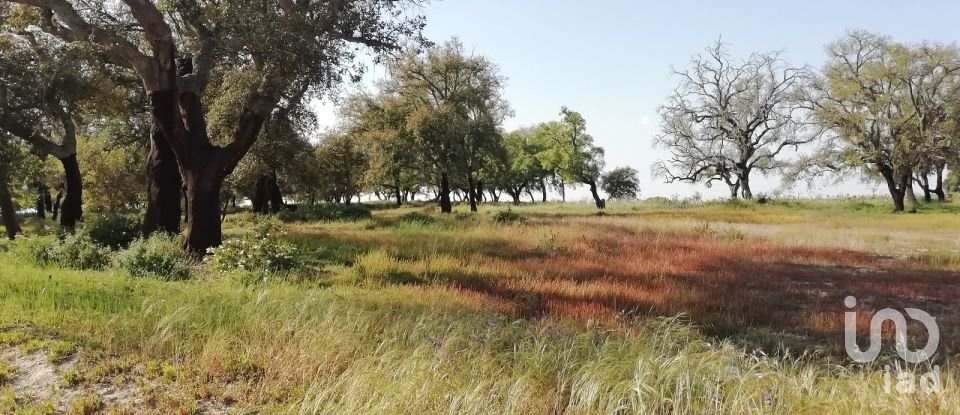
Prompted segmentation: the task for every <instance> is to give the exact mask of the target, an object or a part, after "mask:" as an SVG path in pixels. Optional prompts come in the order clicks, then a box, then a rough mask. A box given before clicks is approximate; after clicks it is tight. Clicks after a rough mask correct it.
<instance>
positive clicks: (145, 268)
mask: <svg viewBox="0 0 960 415" xmlns="http://www.w3.org/2000/svg"><path fill="white" fill-rule="evenodd" d="M193 263H194V261H193V257H191V255H190V253H189V252H187V251H186V250H184V249H183V239H182V238H181V237H179V236H172V235H166V234H163V233H155V234H153V235H151V236H150V237H149V238H146V239H137V240H136V241H134V242H133V243H131V244H130V247H129V248H127V249H126V250H124V251H123V252H121V253H120V255H119V256H118V257H117V259H116V261H115V262H114V266H116V267H117V268H120V269H122V270H124V271H126V273H127V274H128V275H130V276H131V277H136V278H156V279H160V280H165V281H179V280H185V279H187V278H190V269H191V267H192V266H193Z"/></svg>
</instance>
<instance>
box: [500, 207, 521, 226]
mask: <svg viewBox="0 0 960 415" xmlns="http://www.w3.org/2000/svg"><path fill="white" fill-rule="evenodd" d="M526 220H527V219H526V218H524V217H523V215H521V214H519V213H517V212H514V211H512V210H510V209H507V210H501V211H499V212H497V213H495V214H494V215H493V223H496V224H498V225H507V224H511V223H523V222H525V221H526Z"/></svg>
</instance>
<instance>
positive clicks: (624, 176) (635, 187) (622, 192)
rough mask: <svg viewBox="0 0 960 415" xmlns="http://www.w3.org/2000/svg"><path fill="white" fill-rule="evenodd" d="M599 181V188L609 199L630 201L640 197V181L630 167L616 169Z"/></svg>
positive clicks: (635, 171)
mask: <svg viewBox="0 0 960 415" xmlns="http://www.w3.org/2000/svg"><path fill="white" fill-rule="evenodd" d="M601 181H602V182H601V185H600V186H601V188H602V189H603V191H604V192H606V193H607V195H609V196H610V198H611V199H619V200H625V199H626V200H631V199H636V198H637V197H638V196H639V195H640V179H639V177H637V170H636V169H633V168H631V167H617V168H615V169H613V170H611V171H609V172H607V173H605V174H604V175H603V177H602V178H601Z"/></svg>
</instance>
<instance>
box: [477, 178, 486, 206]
mask: <svg viewBox="0 0 960 415" xmlns="http://www.w3.org/2000/svg"><path fill="white" fill-rule="evenodd" d="M484 202H486V196H484V194H483V180H477V203H484Z"/></svg>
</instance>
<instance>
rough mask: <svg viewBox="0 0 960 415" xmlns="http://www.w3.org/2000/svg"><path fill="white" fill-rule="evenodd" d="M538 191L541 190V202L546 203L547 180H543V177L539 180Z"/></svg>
mask: <svg viewBox="0 0 960 415" xmlns="http://www.w3.org/2000/svg"><path fill="white" fill-rule="evenodd" d="M540 192H542V194H541V196H542V197H541V199H542V201H543V203H547V181H546V180H543V179H541V180H540Z"/></svg>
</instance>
